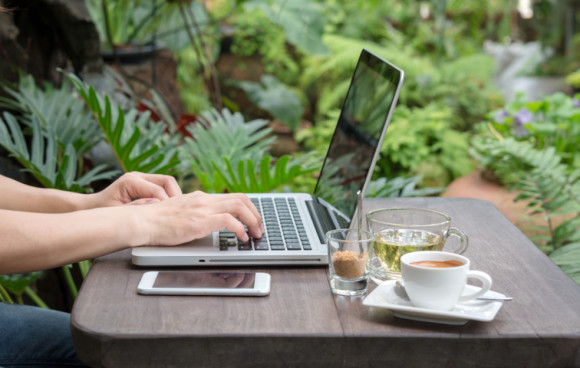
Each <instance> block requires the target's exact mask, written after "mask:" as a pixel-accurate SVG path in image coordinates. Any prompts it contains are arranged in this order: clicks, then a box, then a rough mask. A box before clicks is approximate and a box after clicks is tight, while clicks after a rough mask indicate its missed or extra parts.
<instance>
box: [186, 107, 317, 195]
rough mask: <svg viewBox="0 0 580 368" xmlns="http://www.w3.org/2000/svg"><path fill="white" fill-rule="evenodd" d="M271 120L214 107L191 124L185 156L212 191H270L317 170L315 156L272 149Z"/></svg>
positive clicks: (200, 180) (197, 176)
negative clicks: (284, 153) (246, 118)
mask: <svg viewBox="0 0 580 368" xmlns="http://www.w3.org/2000/svg"><path fill="white" fill-rule="evenodd" d="M266 124H267V121H265V120H252V121H249V122H245V121H244V118H243V117H242V115H241V114H239V113H232V112H230V111H229V110H227V109H223V110H222V111H221V114H220V113H219V112H218V111H216V110H212V111H208V112H206V113H204V114H203V116H202V118H200V119H199V121H198V122H197V124H194V125H190V126H188V127H187V130H188V132H189V133H190V134H191V136H192V137H191V138H186V140H185V145H183V146H182V151H181V156H182V160H183V161H184V162H187V163H188V164H189V165H190V169H191V171H192V172H193V173H194V175H195V176H196V178H197V179H198V180H199V182H200V184H201V185H202V187H203V189H204V190H205V191H208V192H213V193H222V192H224V191H228V192H235V191H242V192H247V191H252V192H269V191H272V190H274V189H277V188H280V187H281V186H283V185H285V184H289V183H290V182H291V181H292V180H294V179H296V178H297V177H299V176H303V175H307V174H309V173H312V172H313V171H315V168H314V167H313V165H312V164H311V161H310V160H309V157H310V155H305V156H303V157H301V158H296V159H291V158H290V156H284V157H282V158H279V159H278V160H277V161H276V162H275V164H274V166H272V165H271V163H272V157H271V156H269V155H268V154H267V153H268V150H269V148H270V145H271V144H272V142H273V141H274V139H275V138H274V137H272V136H270V134H271V130H270V129H269V128H267V127H266Z"/></svg>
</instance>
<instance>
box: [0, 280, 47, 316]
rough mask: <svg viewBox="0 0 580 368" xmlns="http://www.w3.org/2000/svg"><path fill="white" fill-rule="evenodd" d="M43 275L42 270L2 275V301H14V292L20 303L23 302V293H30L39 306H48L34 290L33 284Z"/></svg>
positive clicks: (0, 294)
mask: <svg viewBox="0 0 580 368" xmlns="http://www.w3.org/2000/svg"><path fill="white" fill-rule="evenodd" d="M41 275H42V272H31V273H24V274H13V275H0V301H2V302H5V303H14V300H13V299H12V297H11V296H10V294H13V295H14V297H15V298H16V301H17V302H18V303H19V304H23V303H24V301H23V299H22V295H23V294H26V295H28V296H29V297H30V298H31V299H32V301H33V302H35V303H36V305H37V306H39V307H41V308H48V306H47V305H46V304H45V303H44V302H43V301H42V299H40V298H39V297H38V295H37V294H36V293H35V292H34V291H33V290H32V288H31V285H32V284H33V283H34V281H35V280H36V279H37V278H39V277H40V276H41Z"/></svg>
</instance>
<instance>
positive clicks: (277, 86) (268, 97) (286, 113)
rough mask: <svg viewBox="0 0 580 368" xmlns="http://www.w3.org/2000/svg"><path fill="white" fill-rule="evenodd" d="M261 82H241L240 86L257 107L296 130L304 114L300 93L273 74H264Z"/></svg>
mask: <svg viewBox="0 0 580 368" xmlns="http://www.w3.org/2000/svg"><path fill="white" fill-rule="evenodd" d="M260 82H261V83H254V82H239V83H238V86H239V87H240V88H241V89H243V90H244V91H246V93H247V94H248V97H249V98H250V100H251V101H252V102H253V103H254V104H255V105H256V106H257V107H259V108H260V109H262V110H264V111H267V112H268V113H270V114H271V115H272V116H273V117H274V118H275V119H277V120H278V121H280V122H281V123H283V124H285V125H287V126H288V127H290V129H291V130H292V131H293V132H296V131H297V130H298V127H299V125H300V122H301V121H302V115H303V114H304V108H303V107H302V103H301V102H300V98H299V97H298V95H297V94H296V93H295V92H293V91H292V90H290V89H289V88H288V87H287V86H286V85H285V84H283V83H282V82H280V81H279V80H278V78H276V77H274V76H273V75H268V74H265V75H262V77H261V78H260Z"/></svg>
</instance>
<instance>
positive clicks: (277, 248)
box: [132, 49, 404, 267]
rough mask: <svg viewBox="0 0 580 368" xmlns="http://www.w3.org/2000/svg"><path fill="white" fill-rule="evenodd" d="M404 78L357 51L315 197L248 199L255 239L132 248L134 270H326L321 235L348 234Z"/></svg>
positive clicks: (217, 236)
mask: <svg viewBox="0 0 580 368" xmlns="http://www.w3.org/2000/svg"><path fill="white" fill-rule="evenodd" d="M403 76H404V73H403V71H402V70H401V69H399V68H398V67H396V66H394V65H393V64H391V63H389V62H388V61H385V60H383V59H381V58H380V57H378V56H376V55H375V54H373V53H372V52H370V51H369V50H366V49H363V50H362V52H361V55H360V58H359V60H358V63H357V66H356V68H355V70H354V74H353V77H352V80H351V82H350V86H349V89H348V92H347V95H346V98H345V100H344V103H343V107H342V111H341V113H340V117H339V119H338V122H337V126H336V129H335V131H334V134H333V136H332V140H331V142H330V145H329V147H328V151H327V154H326V157H325V159H324V163H323V165H322V169H321V172H320V175H319V178H318V182H317V184H316V187H315V189H314V192H313V193H312V194H308V193H264V194H248V197H249V198H250V199H251V200H252V202H253V203H254V205H255V206H256V208H257V209H258V210H259V211H260V213H261V215H262V220H263V223H264V228H265V231H264V234H263V236H262V238H261V239H250V240H249V241H248V242H245V243H242V242H240V241H238V240H237V239H236V237H235V235H234V234H233V233H231V232H229V231H227V230H224V231H220V232H215V233H212V234H210V235H208V236H206V237H204V238H201V239H196V240H194V241H191V242H189V243H185V244H182V245H179V246H175V247H139V248H134V249H133V250H132V262H133V264H135V265H137V266H204V267H205V266H259V265H321V264H327V263H328V251H327V246H326V242H325V234H326V232H327V231H329V230H333V229H337V228H349V227H350V225H351V221H352V219H353V218H355V212H356V207H357V200H358V197H359V196H358V195H357V193H359V192H360V193H364V192H365V189H366V186H367V184H368V183H369V182H370V180H371V176H372V174H373V169H374V166H375V163H376V160H377V157H378V155H379V152H380V148H381V144H382V142H383V139H384V136H385V132H386V130H387V127H388V124H389V121H390V118H391V114H392V112H393V109H394V107H395V104H396V102H397V99H398V97H399V92H400V89H401V85H402V83H403ZM361 200H362V198H361ZM353 225H354V224H353Z"/></svg>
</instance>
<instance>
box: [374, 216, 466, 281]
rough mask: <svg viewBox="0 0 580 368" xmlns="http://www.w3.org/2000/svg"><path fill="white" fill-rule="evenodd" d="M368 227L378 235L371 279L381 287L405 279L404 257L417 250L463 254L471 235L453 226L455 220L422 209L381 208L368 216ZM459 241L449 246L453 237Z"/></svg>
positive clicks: (376, 236)
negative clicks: (385, 282) (384, 283)
mask: <svg viewBox="0 0 580 368" xmlns="http://www.w3.org/2000/svg"><path fill="white" fill-rule="evenodd" d="M367 226H368V228H369V231H370V232H372V233H373V235H374V236H375V246H374V249H373V256H372V258H371V262H370V278H371V279H372V280H373V281H374V282H376V283H377V284H380V283H381V282H383V281H385V280H388V279H400V278H401V257H402V256H403V255H404V254H406V253H410V252H416V251H426V250H432V251H441V250H443V249H444V247H445V250H446V251H448V252H452V253H458V254H463V253H464V252H465V250H466V249H467V246H468V238H467V236H466V235H465V234H464V233H463V232H462V231H461V230H459V229H458V228H455V227H451V218H450V217H449V216H447V215H446V214H444V213H442V212H437V211H433V210H428V209H421V208H392V209H391V208H389V209H378V210H374V211H371V212H369V213H368V214H367ZM452 235H453V236H456V237H457V238H459V245H458V246H451V245H449V246H446V241H447V239H448V238H449V237H450V236H452Z"/></svg>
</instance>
